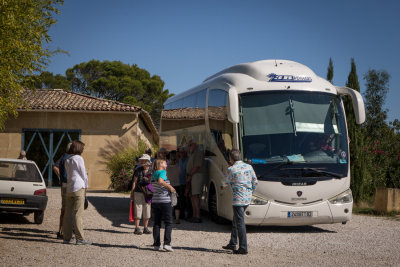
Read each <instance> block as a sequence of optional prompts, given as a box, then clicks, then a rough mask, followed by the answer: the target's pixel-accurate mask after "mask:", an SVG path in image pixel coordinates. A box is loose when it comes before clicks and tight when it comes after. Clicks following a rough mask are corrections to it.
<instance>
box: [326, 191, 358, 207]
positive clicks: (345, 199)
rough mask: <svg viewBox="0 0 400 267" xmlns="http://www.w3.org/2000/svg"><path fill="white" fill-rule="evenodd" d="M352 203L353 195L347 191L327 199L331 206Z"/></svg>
mask: <svg viewBox="0 0 400 267" xmlns="http://www.w3.org/2000/svg"><path fill="white" fill-rule="evenodd" d="M352 201H353V194H352V193H351V190H350V189H348V190H346V191H344V192H343V193H341V194H339V195H337V196H335V197H333V198H331V199H329V202H330V203H331V204H345V203H350V202H352Z"/></svg>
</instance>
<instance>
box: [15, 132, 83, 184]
mask: <svg viewBox="0 0 400 267" xmlns="http://www.w3.org/2000/svg"><path fill="white" fill-rule="evenodd" d="M21 139H22V140H21V148H22V150H25V151H26V154H27V158H28V159H29V160H33V161H35V162H36V164H37V165H38V167H39V169H40V170H41V172H42V175H43V178H44V179H45V180H46V183H47V185H48V186H49V187H52V186H57V185H59V184H58V182H59V181H58V180H57V181H55V180H53V166H54V162H55V160H57V159H58V158H59V157H60V156H61V155H63V154H64V153H65V147H66V144H68V143H69V142H71V141H72V140H76V139H77V140H81V130H77V129H22V138H21ZM46 172H47V175H46Z"/></svg>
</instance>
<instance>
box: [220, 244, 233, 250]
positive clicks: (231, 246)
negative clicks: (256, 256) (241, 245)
mask: <svg viewBox="0 0 400 267" xmlns="http://www.w3.org/2000/svg"><path fill="white" fill-rule="evenodd" d="M222 248H223V249H227V250H235V249H236V245H231V244H228V245H226V246H222Z"/></svg>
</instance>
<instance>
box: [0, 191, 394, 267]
mask: <svg viewBox="0 0 400 267" xmlns="http://www.w3.org/2000/svg"><path fill="white" fill-rule="evenodd" d="M59 194H60V190H59V189H48V195H49V203H48V206H47V209H46V212H45V219H44V222H43V224H41V225H36V224H33V215H29V216H26V217H24V216H22V215H14V214H6V213H0V229H1V232H0V266H38V265H41V266H59V265H65V266H73V265H75V266H82V265H85V266H95V265H96V266H138V265H142V266H163V265H169V266H174V265H176V266H178V265H180V266H188V265H190V266H203V265H205V266H210V265H213V266H228V265H235V266H250V265H252V266H260V265H261V266H287V265H297V266H316V265H323V266H400V248H399V241H400V220H396V219H388V218H380V217H370V216H357V215H354V216H353V218H352V220H351V221H350V222H348V223H347V224H346V225H342V224H332V225H315V226H306V227H248V230H247V231H248V233H247V238H248V246H249V254H248V255H233V254H231V252H228V251H225V250H223V249H221V246H222V245H225V244H227V242H228V240H229V234H230V225H217V224H215V223H213V222H211V221H210V220H208V219H207V218H205V219H204V221H203V223H201V224H193V223H188V222H186V221H182V223H181V224H179V225H174V229H173V232H172V246H173V248H174V250H175V251H174V252H172V253H168V252H156V251H153V250H152V247H151V244H152V242H153V240H152V235H141V236H136V235H133V230H134V226H133V225H132V224H130V223H128V210H129V196H128V195H125V194H118V193H98V192H89V193H88V199H89V203H90V205H89V208H88V209H87V210H86V211H85V212H84V226H85V235H86V238H87V239H89V240H91V241H93V245H91V246H76V245H65V244H62V241H61V240H58V239H56V231H57V229H58V218H59V207H60V205H61V199H60V195H59ZM162 233H163V232H162Z"/></svg>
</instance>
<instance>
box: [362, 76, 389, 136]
mask: <svg viewBox="0 0 400 267" xmlns="http://www.w3.org/2000/svg"><path fill="white" fill-rule="evenodd" d="M389 79H390V75H389V73H387V72H386V71H385V70H382V71H377V70H369V71H368V72H367V73H366V74H365V75H364V80H365V81H366V88H367V89H366V91H365V99H366V105H365V107H366V115H367V123H366V130H367V131H368V135H369V136H370V137H371V138H382V137H384V136H382V134H381V133H380V129H381V128H383V127H385V126H387V124H386V119H387V112H388V110H387V109H384V104H385V101H386V96H387V93H388V92H389V86H388V84H389Z"/></svg>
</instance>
